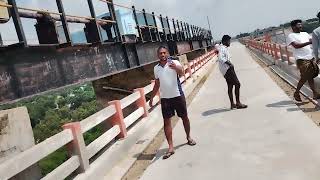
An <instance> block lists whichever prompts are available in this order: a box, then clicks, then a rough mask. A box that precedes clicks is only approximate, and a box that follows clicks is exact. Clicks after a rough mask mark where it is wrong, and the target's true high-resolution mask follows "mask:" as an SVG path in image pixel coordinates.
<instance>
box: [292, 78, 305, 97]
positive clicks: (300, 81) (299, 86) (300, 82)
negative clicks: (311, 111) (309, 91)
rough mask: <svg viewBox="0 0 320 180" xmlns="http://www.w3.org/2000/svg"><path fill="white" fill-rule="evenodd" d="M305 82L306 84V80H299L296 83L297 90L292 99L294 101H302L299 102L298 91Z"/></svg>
mask: <svg viewBox="0 0 320 180" xmlns="http://www.w3.org/2000/svg"><path fill="white" fill-rule="evenodd" d="M306 82H307V80H306V79H304V78H300V80H299V83H298V85H297V89H296V91H295V93H294V99H295V100H296V101H302V100H301V97H300V90H301V88H302V86H303V85H304V84H305V83H306Z"/></svg>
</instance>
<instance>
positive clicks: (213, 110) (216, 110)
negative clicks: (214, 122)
mask: <svg viewBox="0 0 320 180" xmlns="http://www.w3.org/2000/svg"><path fill="white" fill-rule="evenodd" d="M228 111H231V109H227V108H221V109H212V110H209V111H205V112H203V113H202V116H211V115H213V114H219V113H223V112H228Z"/></svg>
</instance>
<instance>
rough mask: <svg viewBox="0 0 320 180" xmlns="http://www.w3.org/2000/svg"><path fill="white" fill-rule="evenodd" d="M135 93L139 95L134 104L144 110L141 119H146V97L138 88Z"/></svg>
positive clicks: (142, 90)
mask: <svg viewBox="0 0 320 180" xmlns="http://www.w3.org/2000/svg"><path fill="white" fill-rule="evenodd" d="M134 91H135V92H139V93H140V98H139V99H138V100H137V102H136V104H137V106H138V107H139V108H140V107H142V108H143V110H144V114H143V117H147V116H148V115H149V112H148V109H147V101H146V96H145V94H144V89H143V88H138V89H135V90H134Z"/></svg>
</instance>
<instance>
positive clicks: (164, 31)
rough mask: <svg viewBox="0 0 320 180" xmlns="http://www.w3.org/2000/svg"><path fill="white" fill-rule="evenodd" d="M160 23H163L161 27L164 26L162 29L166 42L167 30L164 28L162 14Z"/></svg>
mask: <svg viewBox="0 0 320 180" xmlns="http://www.w3.org/2000/svg"><path fill="white" fill-rule="evenodd" d="M160 21H161V26H162V29H163V36H164V40H165V41H167V34H166V28H165V27H164V23H163V18H162V15H161V14H160Z"/></svg>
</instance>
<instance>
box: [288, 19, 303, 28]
mask: <svg viewBox="0 0 320 180" xmlns="http://www.w3.org/2000/svg"><path fill="white" fill-rule="evenodd" d="M298 23H302V20H301V19H296V20H293V21H291V23H290V24H291V27H295V26H296V25H297V24H298Z"/></svg>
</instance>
